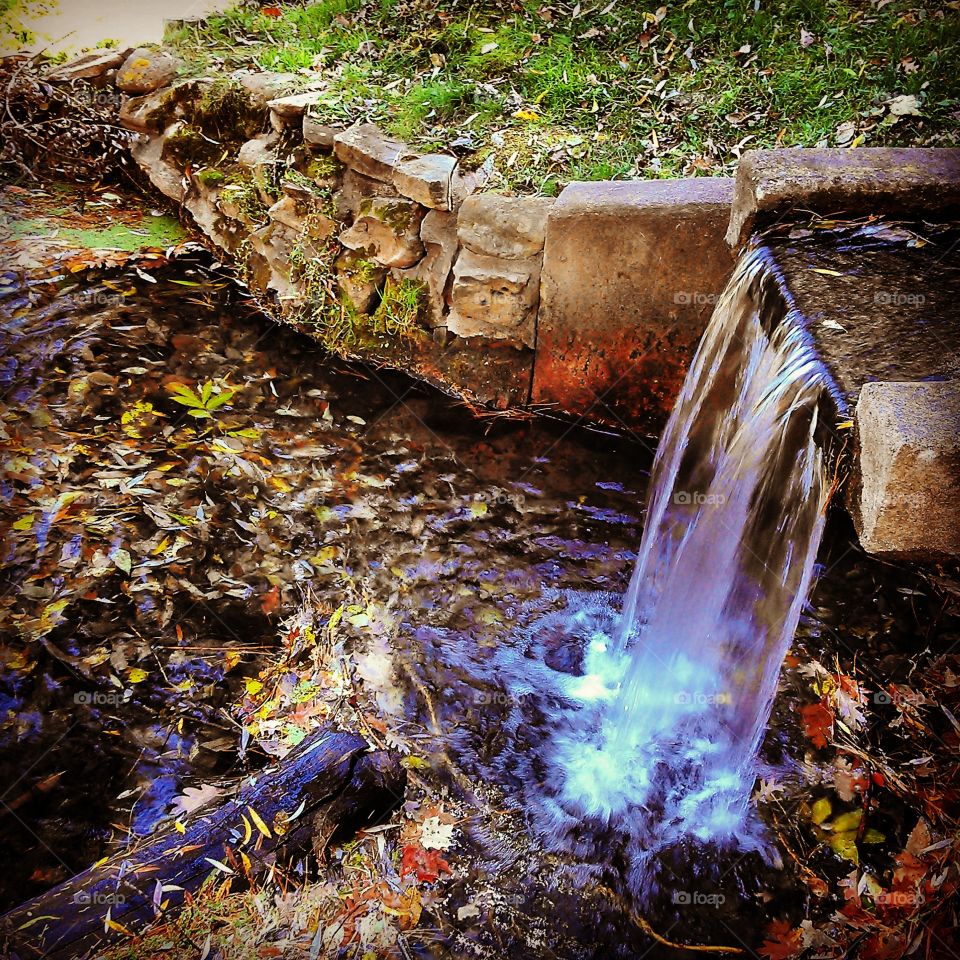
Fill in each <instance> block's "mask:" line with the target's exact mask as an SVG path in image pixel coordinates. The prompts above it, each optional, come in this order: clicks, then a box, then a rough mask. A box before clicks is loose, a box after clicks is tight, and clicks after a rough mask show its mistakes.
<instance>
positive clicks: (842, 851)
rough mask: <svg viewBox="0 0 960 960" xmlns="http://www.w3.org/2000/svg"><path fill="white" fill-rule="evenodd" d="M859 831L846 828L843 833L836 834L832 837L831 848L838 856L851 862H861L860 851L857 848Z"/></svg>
mask: <svg viewBox="0 0 960 960" xmlns="http://www.w3.org/2000/svg"><path fill="white" fill-rule="evenodd" d="M856 840H857V831H856V830H845V831H844V832H843V833H837V834H834V836H832V837H831V838H830V848H831V849H832V850H833V852H834V853H836V854H837V855H838V856H841V857H843V859H844V860H849V861H850V862H851V863H855V864H858V865H859V863H860V852H859V851H858V850H857V843H856Z"/></svg>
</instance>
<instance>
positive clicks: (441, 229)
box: [398, 210, 459, 327]
mask: <svg viewBox="0 0 960 960" xmlns="http://www.w3.org/2000/svg"><path fill="white" fill-rule="evenodd" d="M420 239H421V240H422V241H423V245H424V247H425V248H426V251H427V252H426V256H425V257H424V258H423V259H422V260H421V261H420V262H419V263H418V264H417V265H416V266H415V267H411V268H410V269H408V270H401V271H398V272H399V275H400V278H401V279H402V278H405V277H406V278H409V279H411V280H419V281H420V282H421V283H424V284H426V288H427V294H428V296H427V306H428V309H429V313H430V320H431V325H432V326H434V327H437V326H440V325H441V324H442V323H443V322H444V312H445V309H444V308H445V306H446V289H447V281H448V280H449V279H450V272H451V270H452V269H453V262H454V260H455V259H456V256H457V250H458V249H459V244H458V243H457V217H456V214H453V213H447V212H446V211H442V210H431V211H429V212H428V213H427V215H426V216H425V217H424V218H423V223H422V224H421V225H420Z"/></svg>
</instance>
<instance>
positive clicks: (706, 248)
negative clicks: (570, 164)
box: [532, 177, 733, 428]
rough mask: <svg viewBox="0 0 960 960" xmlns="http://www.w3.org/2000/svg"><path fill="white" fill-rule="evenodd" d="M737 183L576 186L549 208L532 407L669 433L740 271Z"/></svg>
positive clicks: (717, 180)
mask: <svg viewBox="0 0 960 960" xmlns="http://www.w3.org/2000/svg"><path fill="white" fill-rule="evenodd" d="M732 197H733V181H732V180H730V179H726V178H719V177H703V178H691V179H685V180H647V181H640V182H623V183H620V182H617V183H611V182H596V183H574V184H571V185H570V186H568V187H567V188H566V189H565V190H564V191H563V192H562V193H561V194H560V197H559V198H558V200H557V202H556V204H555V205H554V206H553V208H552V210H551V211H550V216H549V219H548V221H547V231H546V245H545V248H544V264H543V275H542V281H541V291H540V297H541V302H540V315H539V320H538V323H537V355H536V362H535V368H534V380H533V394H532V401H533V403H535V404H544V405H550V406H552V407H554V408H556V409H559V410H564V411H566V412H568V413H573V414H576V415H583V416H585V417H588V418H589V419H594V420H600V421H604V422H607V423H611V424H613V425H618V426H624V425H626V426H629V427H631V428H632V427H636V426H644V425H647V424H649V425H651V426H654V427H655V426H659V425H660V424H662V422H664V421H665V419H666V417H667V416H668V414H669V412H670V409H671V408H672V406H673V401H674V399H675V397H676V396H677V394H678V393H679V390H680V385H681V383H682V381H683V377H684V374H685V373H686V369H687V366H688V365H689V362H690V359H691V357H692V354H693V351H694V349H695V348H696V345H697V342H698V341H699V339H700V335H701V333H702V332H703V329H704V327H705V326H706V323H707V320H708V319H709V317H710V314H711V312H712V310H713V305H714V303H715V302H716V300H717V298H718V297H719V294H720V293H721V291H722V290H723V287H724V285H725V284H726V282H727V278H728V277H729V275H730V273H731V271H732V269H733V257H732V256H731V254H730V251H729V249H728V247H727V245H726V243H725V242H724V238H723V235H724V230H725V229H726V225H727V221H728V219H729V214H730V201H731V199H732Z"/></svg>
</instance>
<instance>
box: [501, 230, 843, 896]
mask: <svg viewBox="0 0 960 960" xmlns="http://www.w3.org/2000/svg"><path fill="white" fill-rule="evenodd" d="M839 406H840V400H839V398H838V394H837V392H836V390H835V388H834V387H833V385H832V383H831V381H830V378H829V375H828V374H827V373H826V371H825V369H824V368H823V366H822V364H821V363H820V361H819V360H818V359H817V357H816V355H815V353H814V351H813V348H812V346H811V344H810V341H809V337H808V335H807V334H806V332H805V330H804V329H803V326H802V325H801V322H800V318H799V316H798V315H797V312H796V311H795V310H794V309H793V308H792V306H791V304H790V302H789V295H788V294H787V293H786V292H785V287H784V286H783V284H782V281H781V279H780V277H779V275H778V274H777V272H776V268H775V266H774V265H773V263H772V261H771V260H770V259H769V255H768V254H767V253H766V252H765V251H764V250H763V249H762V248H760V249H758V250H754V251H752V252H751V253H748V254H747V255H746V256H744V257H743V258H742V259H741V261H740V263H739V264H738V266H737V268H736V270H735V272H734V274H733V277H732V278H731V280H730V282H729V284H728V286H727V288H726V290H725V292H724V294H723V295H722V297H721V299H720V301H719V302H718V304H717V307H716V309H715V311H714V314H713V317H712V319H711V321H710V324H709V326H708V328H707V330H706V333H705V334H704V337H703V340H702V342H701V345H700V348H699V350H698V352H697V355H696V357H695V358H694V361H693V364H692V366H691V368H690V371H689V373H688V374H687V378H686V381H685V383H684V386H683V390H682V392H681V395H680V398H679V400H678V401H677V404H676V407H675V408H674V411H673V414H672V416H671V418H670V422H669V424H668V425H667V428H666V431H665V433H664V435H663V438H662V440H661V443H660V447H659V450H658V453H657V459H656V461H655V464H654V470H653V477H652V489H651V496H650V503H649V509H648V515H647V523H646V527H645V531H644V535H643V539H642V542H641V546H640V550H639V555H638V558H637V564H636V569H635V572H634V574H633V578H632V581H631V583H630V587H629V590H628V592H627V594H626V597H625V598H624V602H623V607H622V610H621V613H620V616H619V618H617V617H616V615H615V614H614V613H613V603H612V601H611V598H609V597H606V596H600V595H592V596H584V595H582V594H581V595H571V596H568V597H567V598H566V599H567V607H566V609H565V610H561V611H559V612H557V613H554V614H551V615H549V616H547V617H545V618H541V619H540V620H539V621H537V622H536V623H535V624H534V626H533V627H532V628H531V629H530V631H529V637H528V640H529V645H530V646H529V648H528V650H527V651H526V653H525V656H524V661H525V674H526V675H525V678H524V679H523V680H521V679H520V676H521V673H522V672H524V671H521V670H520V669H518V668H514V670H512V671H511V669H510V667H511V666H513V665H512V664H507V663H504V664H503V666H504V668H505V669H504V673H503V675H504V676H510V675H511V673H512V676H513V678H514V679H513V680H512V681H508V684H510V685H511V686H512V692H513V694H514V696H515V697H517V698H521V699H522V698H523V697H524V696H525V695H526V694H527V693H532V692H536V695H537V697H538V698H539V700H540V703H541V704H548V705H550V706H549V709H547V708H544V707H541V708H540V716H539V721H540V724H541V729H546V734H545V737H544V739H543V741H542V742H540V743H537V744H531V746H532V747H533V748H534V749H535V750H536V751H537V752H539V753H540V756H541V761H542V762H541V764H540V767H539V769H534V770H531V772H532V773H534V774H536V775H537V780H538V782H539V785H540V787H541V790H542V792H544V793H546V798H544V796H542V795H541V797H540V798H539V800H537V801H536V802H535V803H532V804H531V806H532V807H533V808H534V809H533V819H534V821H535V823H534V826H535V827H536V828H537V829H539V830H540V832H541V833H542V834H544V835H545V836H546V837H547V838H548V842H549V841H553V842H554V843H555V844H557V845H559V846H562V847H564V848H566V849H574V850H576V849H577V846H578V844H579V845H580V846H581V847H582V846H583V845H584V844H585V843H586V840H585V839H584V837H585V835H586V833H587V832H589V831H584V830H583V822H584V821H589V822H590V823H592V825H593V827H594V828H597V829H601V830H602V829H607V828H610V827H611V826H619V827H620V828H623V829H627V830H628V831H629V833H630V837H631V839H630V842H629V843H628V844H627V845H626V849H624V850H623V851H621V852H620V853H619V854H618V856H620V857H622V858H623V859H624V860H625V867H624V869H625V871H626V872H627V874H628V882H629V884H630V886H632V887H633V888H634V890H640V891H643V890H648V889H650V887H651V878H650V870H651V869H652V868H651V860H652V859H653V858H654V857H655V856H656V854H657V853H658V852H660V851H663V850H665V849H666V848H668V847H671V846H676V845H678V844H681V845H682V844H684V843H689V842H697V841H699V842H703V843H710V844H712V845H714V846H716V847H720V848H722V847H725V846H736V847H739V848H740V849H741V850H744V849H745V850H755V851H758V852H761V853H762V852H763V851H764V848H765V844H764V840H763V836H762V831H761V829H760V826H759V824H758V822H757V821H756V820H755V819H753V818H752V815H751V812H750V808H749V797H750V793H751V790H752V787H753V784H754V782H755V779H756V776H757V770H758V761H757V754H758V750H759V747H760V744H761V740H762V737H763V733H764V730H765V728H766V724H767V721H768V718H769V715H770V710H771V707H772V703H773V698H774V694H775V693H776V688H777V681H778V676H779V670H780V666H781V663H782V660H783V658H784V656H785V654H786V652H787V648H788V646H789V644H790V642H791V640H792V637H793V634H794V631H795V629H796V626H797V621H798V619H799V616H800V610H801V607H802V605H803V602H804V600H805V598H806V595H807V591H808V589H809V586H810V580H811V575H812V571H813V566H814V560H815V555H816V550H817V547H818V544H819V541H820V536H821V533H822V528H823V522H824V512H825V505H826V500H827V495H828V492H829V490H828V487H829V484H828V477H827V471H826V465H825V456H824V452H823V444H822V436H821V433H825V431H824V421H825V420H826V419H828V415H825V413H824V411H825V410H830V411H836V409H837V408H838V407H839ZM558 637H560V645H559V646H558V643H557V638H558ZM571 642H573V644H574V647H575V648H576V649H578V650H579V651H580V654H579V656H574V657H573V658H572V659H571V658H570V657H569V656H568V657H567V659H568V660H570V662H569V663H563V662H562V661H563V659H564V656H563V655H561V654H560V653H558V651H562V650H564V649H569V647H570V643H571ZM538 659H542V660H543V662H544V666H543V668H542V669H539V668H538V672H535V673H534V674H531V667H530V663H531V660H533V661H534V662H536V661H537V660H538ZM574 661H576V662H574ZM530 721H531V718H530V717H529V716H524V710H523V709H520V710H518V711H515V717H514V719H513V727H514V733H515V736H516V737H517V739H518V741H519V744H520V745H521V748H522V744H523V743H524V742H529V739H530V737H531V736H533V734H532V733H530ZM528 799H529V797H528Z"/></svg>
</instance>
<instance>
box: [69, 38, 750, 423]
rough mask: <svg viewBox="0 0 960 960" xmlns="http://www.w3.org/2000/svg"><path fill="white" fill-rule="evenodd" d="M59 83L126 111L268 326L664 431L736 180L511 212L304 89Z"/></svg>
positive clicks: (130, 55) (435, 158)
mask: <svg viewBox="0 0 960 960" xmlns="http://www.w3.org/2000/svg"><path fill="white" fill-rule="evenodd" d="M97 71H99V74H98V73H97ZM57 79H58V80H60V81H61V82H70V81H72V80H77V79H79V80H83V81H84V82H101V83H102V82H112V83H116V84H117V86H119V87H120V88H121V89H122V90H124V91H125V92H127V93H128V94H129V97H128V98H127V99H126V100H125V102H124V104H123V107H122V110H121V114H120V122H121V124H122V125H123V126H124V127H125V128H126V129H127V130H129V131H130V132H131V133H132V134H133V135H134V137H135V140H134V142H133V144H132V148H131V149H132V154H133V157H134V159H135V160H136V162H137V163H138V165H139V166H140V167H141V168H142V170H143V171H144V172H145V173H146V175H147V176H148V177H149V179H150V180H151V182H152V183H153V185H154V186H155V187H156V188H157V189H158V190H159V191H160V192H161V193H163V194H164V195H166V196H167V197H168V198H169V199H170V200H171V201H173V202H174V203H176V204H177V205H178V206H179V207H180V208H181V210H182V211H183V212H185V213H186V214H188V215H189V217H190V218H191V219H192V221H193V222H194V223H195V224H196V226H197V227H198V228H199V229H200V230H201V231H203V233H204V234H205V235H206V236H207V237H208V238H209V240H210V241H211V242H212V243H213V244H215V245H216V246H217V247H218V248H219V249H220V250H222V251H223V252H224V253H225V254H227V255H228V256H229V257H230V258H232V259H233V261H234V262H235V265H236V267H237V269H238V271H239V272H240V274H241V275H242V276H243V278H244V279H245V280H246V282H247V283H248V285H249V286H250V288H251V290H252V291H253V292H254V293H255V294H256V295H257V297H258V299H259V300H260V302H261V303H262V305H263V306H264V308H265V309H266V310H267V311H268V312H270V313H272V314H273V315H274V316H275V317H277V318H278V319H280V320H283V321H285V322H288V323H292V324H295V325H296V326H298V327H299V328H300V329H302V330H303V331H304V332H305V333H308V334H310V335H311V336H314V337H316V338H317V339H318V340H319V341H320V342H321V343H323V345H324V346H325V347H327V348H328V349H329V350H331V351H333V352H336V353H339V354H342V355H345V356H350V357H356V358H360V359H364V360H367V361H370V362H373V363H376V364H387V365H393V366H397V367H400V368H402V369H404V370H406V371H408V372H410V373H413V374H415V375H417V376H420V377H423V378H425V379H427V380H428V381H430V382H432V383H434V384H436V385H438V386H440V387H441V388H442V389H444V390H446V391H447V392H449V393H452V394H454V395H457V396H459V397H462V398H464V399H466V400H468V401H471V402H477V403H482V404H484V405H487V406H493V407H495V408H500V409H506V408H521V407H528V406H530V405H531V403H532V404H533V405H535V406H538V407H540V408H553V409H556V410H558V411H562V412H564V413H570V414H576V415H580V416H582V417H584V418H586V419H588V420H592V421H601V422H606V423H609V424H612V425H615V426H624V425H629V426H630V428H638V429H642V430H645V431H646V432H650V431H652V430H656V429H658V428H659V426H660V425H661V424H662V423H663V421H664V419H665V417H666V415H667V414H668V413H669V410H670V406H671V404H672V401H673V398H674V396H675V395H676V393H677V391H678V389H679V384H680V382H681V380H682V378H683V374H684V371H685V369H686V366H687V363H688V362H689V359H690V356H691V353H692V350H693V348H694V346H695V344H696V342H697V339H698V338H699V336H700V333H701V332H702V330H703V327H704V325H705V323H706V320H707V318H708V317H709V314H710V309H711V307H712V303H713V301H714V300H715V299H716V297H717V295H718V294H719V293H720V291H721V290H722V288H723V285H724V283H725V281H726V278H727V276H728V274H729V272H730V268H731V266H732V258H731V256H730V254H729V252H728V250H727V248H726V247H725V245H724V243H723V240H722V233H723V229H722V227H723V226H725V224H726V219H727V215H728V209H729V203H730V200H731V197H732V182H731V181H729V180H721V179H717V180H709V179H699V180H680V181H673V182H671V183H670V184H666V183H665V182H664V183H661V184H659V186H658V185H657V184H655V183H651V184H573V185H570V186H569V187H567V188H566V189H565V190H564V191H563V192H562V193H561V195H560V197H559V198H556V199H555V198H552V197H542V196H522V197H518V196H507V195H503V194H502V193H498V192H495V191H493V190H491V189H490V186H491V185H490V184H489V183H488V178H487V174H486V172H485V170H484V169H483V168H482V167H481V168H480V169H470V168H467V167H466V166H465V165H464V163H462V162H461V161H460V160H459V159H458V158H457V157H456V156H453V155H452V153H449V152H444V153H426V154H424V153H419V152H417V151H415V150H413V149H411V148H410V147H409V145H407V144H405V143H403V142H401V141H399V140H397V139H395V138H393V137H390V136H388V135H387V134H386V133H384V132H383V131H381V130H379V129H378V128H377V127H376V126H374V125H372V124H370V123H363V122H359V123H354V124H349V125H347V124H339V123H332V122H330V121H329V118H328V117H326V116H324V115H323V113H322V110H323V91H322V90H319V89H311V88H310V87H309V85H307V86H304V79H303V78H302V77H300V76H298V75H294V74H276V73H252V72H237V73H234V74H231V75H228V76H224V77H205V78H199V79H178V78H177V68H176V63H175V62H173V61H172V59H171V58H170V57H169V55H168V54H165V53H163V52H158V51H150V50H136V51H132V52H130V51H127V52H124V53H123V54H121V55H117V54H113V55H112V56H110V57H108V58H99V59H96V58H94V59H92V60H91V59H90V58H85V59H83V60H81V61H78V62H77V64H76V66H75V67H71V66H67V67H66V68H59V73H58V74H57ZM555 210H556V215H554V211H555ZM578 237H579V238H581V240H583V241H584V242H583V243H581V244H580V250H579V252H578V253H577V252H574V248H575V247H577V244H578V239H577V238H578ZM551 250H552V251H553V253H552V255H551V253H550V251H551ZM571 256H572V257H574V259H575V260H576V266H577V269H576V270H574V269H573V266H574V264H573V263H572V262H570V261H569V257H571ZM667 287H669V289H670V290H671V291H672V292H671V294H670V295H669V296H665V295H664V296H661V294H662V292H663V290H665V289H667ZM688 288H689V289H688ZM545 291H549V293H548V294H547V295H544V292H545ZM601 291H603V295H602V296H600V297H599V299H598V294H599V293H600V292H601ZM637 291H647V292H646V293H641V294H640V295H638V294H637ZM538 340H540V341H541V342H540V346H539V349H538ZM637 344H640V345H641V346H640V347H638V346H637ZM562 345H565V346H562ZM613 367H615V368H616V371H617V378H618V380H619V382H620V388H619V390H618V392H617V394H616V396H615V397H608V398H607V399H608V401H609V402H605V403H603V402H601V403H596V404H595V403H593V402H592V398H593V397H595V396H597V395H599V394H600V393H603V391H604V380H605V378H606V377H607V375H608V372H609V370H610V369H612V368H613Z"/></svg>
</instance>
